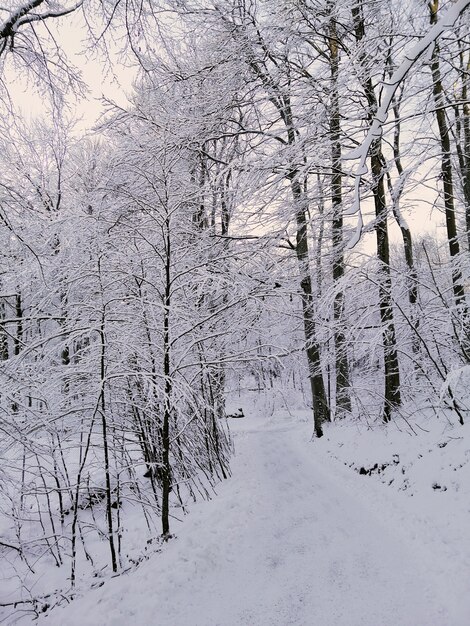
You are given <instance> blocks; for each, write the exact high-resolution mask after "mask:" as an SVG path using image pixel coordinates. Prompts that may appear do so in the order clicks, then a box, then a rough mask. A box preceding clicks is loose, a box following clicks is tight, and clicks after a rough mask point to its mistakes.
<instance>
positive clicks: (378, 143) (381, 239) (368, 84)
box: [351, 0, 401, 422]
mask: <svg viewBox="0 0 470 626" xmlns="http://www.w3.org/2000/svg"><path fill="white" fill-rule="evenodd" d="M351 11H352V17H353V22H354V30H355V35H356V40H357V42H358V44H359V45H361V42H362V40H363V39H364V36H365V23H364V14H363V10H362V0H361V2H359V3H358V4H355V5H354V6H353V7H352V9H351ZM359 61H360V64H361V69H362V72H363V76H362V77H361V82H362V88H363V90H364V94H365V96H366V99H367V105H368V117H369V121H370V122H372V120H373V116H374V114H375V112H376V111H377V98H376V95H375V90H374V86H373V83H372V78H371V76H370V67H369V65H368V59H367V57H366V54H365V52H364V51H363V50H360V51H359ZM384 161H385V159H384V157H383V154H382V140H381V139H380V138H379V139H377V140H375V141H374V143H373V144H372V146H371V153H370V163H371V172H372V181H373V186H372V193H373V196H374V206H375V218H376V219H375V232H376V237H377V257H378V259H379V262H380V274H381V276H380V282H379V308H380V320H381V324H382V341H383V350H384V377H385V392H384V407H383V414H382V419H383V421H384V422H389V421H390V419H391V413H392V410H393V409H394V408H396V407H398V406H399V405H400V404H401V390H400V369H399V363H398V351H397V342H396V333H395V323H394V319H393V299H392V279H391V274H390V250H389V238H388V223H387V217H388V211H387V203H386V198H385V185H384V176H385V171H384V167H383V163H384Z"/></svg>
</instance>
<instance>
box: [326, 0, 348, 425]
mask: <svg viewBox="0 0 470 626" xmlns="http://www.w3.org/2000/svg"><path fill="white" fill-rule="evenodd" d="M329 9H330V11H332V9H333V3H330V4H329ZM328 30H329V32H328V35H329V36H328V44H329V52H330V57H329V61H330V74H331V97H330V119H329V123H330V138H331V168H332V176H331V203H332V207H333V221H332V239H333V280H334V281H335V283H338V281H340V280H341V279H342V277H343V276H344V251H343V206H342V205H343V197H342V173H341V126H340V110H339V94H338V72H339V53H338V38H337V37H338V34H337V29H336V19H335V18H334V17H333V15H330V19H329V23H328ZM343 317H344V293H343V291H342V289H338V290H337V291H336V293H335V300H334V304H333V318H334V345H335V365H336V368H335V371H336V417H344V416H345V415H346V414H347V413H350V412H351V397H350V376H349V363H348V355H347V351H346V337H345V334H344V319H343Z"/></svg>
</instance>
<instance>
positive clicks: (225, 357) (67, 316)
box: [0, 0, 470, 626]
mask: <svg viewBox="0 0 470 626" xmlns="http://www.w3.org/2000/svg"><path fill="white" fill-rule="evenodd" d="M469 6H470V0H441V1H439V0H430V1H426V0H406V1H402V2H398V1H396V0H391V1H390V0H350V1H349V2H346V1H345V0H101V1H100V2H96V1H94V0H79V1H78V2H77V3H76V2H75V1H74V0H72V1H71V2H69V1H68V0H57V1H55V0H26V1H25V0H6V5H5V4H4V3H2V6H0V110H1V114H0V130H1V132H0V238H1V250H3V252H1V256H0V433H1V439H0V459H1V463H0V588H1V589H2V591H1V592H0V623H8V624H13V623H17V621H18V623H32V622H33V621H34V620H36V619H37V618H39V617H40V616H42V615H44V618H43V619H44V620H45V621H47V622H48V623H56V624H65V623H67V624H69V623H72V622H66V621H63V620H62V618H58V617H55V608H54V607H59V608H58V609H57V610H58V611H60V610H61V609H60V607H64V606H67V605H69V604H70V607H71V609H72V611H73V604H74V603H73V602H72V599H73V598H74V597H76V596H77V595H78V596H79V595H80V594H83V593H85V592H86V591H87V590H89V589H90V588H92V587H97V586H98V587H99V586H101V585H102V584H103V582H104V581H109V580H111V579H114V578H120V577H122V576H123V575H124V574H129V572H131V573H132V572H133V571H134V570H138V569H139V568H140V567H143V565H142V564H143V563H144V564H145V563H146V562H150V560H151V559H155V567H156V568H157V569H158V559H159V557H160V553H161V552H163V553H164V552H165V550H167V549H173V548H172V547H171V544H172V543H176V542H178V541H179V539H178V538H177V536H178V535H179V531H178V532H176V531H175V524H176V525H177V526H178V528H179V520H181V519H182V518H183V517H184V516H185V514H186V513H187V512H189V511H190V510H191V509H192V506H193V504H194V503H195V502H196V501H197V502H198V503H199V502H200V501H206V500H212V499H214V500H217V498H218V495H216V492H217V491H218V490H219V488H221V489H224V488H225V487H224V486H223V485H225V484H228V483H230V482H231V481H235V480H236V477H237V475H236V471H235V470H234V469H233V463H232V460H233V458H234V455H235V461H236V456H237V441H238V439H240V440H242V439H243V437H245V436H246V437H248V436H249V434H247V435H243V433H242V430H243V428H246V429H248V428H249V427H250V420H253V419H255V417H256V415H259V416H262V417H263V418H268V417H270V416H273V415H274V416H275V415H277V414H279V412H280V411H281V412H284V413H283V414H285V415H289V416H290V418H291V419H293V420H294V421H295V420H296V419H297V421H298V420H300V422H301V423H302V424H303V426H302V428H304V430H303V431H302V432H304V433H305V436H306V441H307V442H308V443H309V448H308V450H309V454H310V455H311V456H312V457H315V455H316V454H317V451H320V450H323V452H324V451H325V450H327V448H328V450H329V453H330V457H329V458H330V462H331V458H332V457H333V458H336V460H337V461H338V460H339V461H340V464H341V465H342V466H343V468H344V466H345V465H349V466H350V467H351V468H352V469H353V470H354V469H355V470H356V472H357V473H359V474H363V475H364V478H362V477H361V480H366V479H367V478H368V476H372V475H375V476H376V478H378V479H379V480H378V482H380V476H379V474H383V475H384V476H386V477H387V481H388V480H389V479H390V478H391V474H387V472H389V473H390V472H392V470H393V471H395V470H394V467H395V466H397V474H396V475H397V476H398V475H399V474H400V472H401V473H402V474H403V475H406V476H408V474H406V472H408V470H409V468H410V467H411V465H412V464H413V463H415V460H413V461H410V462H409V463H408V464H407V465H406V466H405V465H402V461H401V460H400V455H401V454H402V453H401V451H400V455H399V454H398V452H397V450H396V449H395V448H394V449H393V450H391V449H390V450H389V452H390V455H389V456H390V458H388V457H387V459H385V460H384V459H383V458H381V457H380V454H379V452H378V450H379V449H380V446H381V445H382V444H383V442H384V441H391V440H393V437H394V436H395V435H393V434H391V433H398V434H399V435H403V441H405V442H408V441H409V442H411V443H410V444H408V443H406V445H407V446H408V445H409V446H411V448H410V449H413V450H414V449H416V450H417V451H418V452H419V450H420V446H421V443H419V442H425V443H423V444H422V447H423V449H426V450H427V449H428V447H429V446H431V447H432V446H434V447H433V450H434V449H437V448H436V446H437V447H438V448H439V450H438V452H439V454H442V455H444V454H447V455H448V457H445V459H448V461H449V462H447V460H445V463H447V464H450V463H451V462H454V461H455V464H457V465H458V468H457V465H455V467H456V470H457V469H458V470H459V471H456V472H454V474H453V476H454V477H456V476H457V475H458V476H462V477H463V476H464V473H463V472H465V471H467V470H468V467H469V465H468V463H470V445H468V441H469V440H468V430H467V429H466V425H467V423H468V421H469V419H470V416H469V411H470V395H469V394H468V385H469V384H470V304H469V300H468V292H469V286H470V282H469V281H470V257H469V252H470V30H469V24H470V9H469V8H468V7H469ZM72 31H73V32H74V33H75V36H77V37H78V39H79V40H80V42H81V43H80V48H81V50H80V56H77V55H76V54H75V53H70V49H68V41H67V38H68V37H69V36H70V32H72ZM68 50H69V51H68ZM86 67H88V70H89V69H90V68H95V69H96V72H97V75H98V76H106V77H108V78H109V77H110V76H111V77H115V80H116V81H118V82H117V83H115V84H119V77H120V76H122V75H123V73H124V74H125V73H127V75H130V76H131V79H130V82H131V83H132V88H131V89H129V91H128V92H127V93H125V94H122V95H123V98H124V99H123V98H115V97H114V95H108V94H107V93H106V84H107V83H106V81H105V80H104V81H103V91H102V97H101V98H100V99H99V101H98V100H96V101H95V106H96V116H95V119H93V120H92V121H91V122H90V123H88V121H87V119H85V120H83V118H82V119H80V114H79V113H78V112H77V111H78V110H79V107H78V108H77V106H78V104H79V103H81V102H86V101H91V99H92V95H91V92H90V86H89V85H87V83H86V81H85V79H84V77H85V75H86V72H85V68H86ZM108 78H106V80H108ZM111 80H112V79H111ZM100 95H101V94H100ZM27 102H28V103H29V106H32V105H31V103H35V102H37V103H38V106H37V109H38V112H37V114H36V115H31V114H28V113H26V112H25V109H24V106H25V104H26V103H27ZM77 103H78V104H77ZM32 108H33V109H34V105H33V106H32ZM87 124H88V125H87ZM296 416H297V417H296ZM237 418H241V419H237ZM242 423H243V426H242ZM237 429H238V430H239V429H242V430H240V432H238V430H237ZM243 432H244V431H243ZM247 432H248V431H247ZM430 432H432V433H437V434H435V437H434V439H433V440H432V442H431V443H429V442H430V441H431V439H430V437H431V436H430V435H429V433H430ZM351 433H352V434H351ZM262 436H263V435H261V437H262ZM266 436H267V437H269V435H266ZM433 436H434V435H433ZM390 438H392V439H390ZM451 440H452V441H451ZM361 441H362V442H363V443H362V444H361V443H360V442H361ZM393 441H394V440H393ZM400 441H402V440H400ZM453 441H457V443H458V445H459V446H460V448H459V450H460V452H459V453H458V454H460V457H459V460H458V463H457V461H456V456H455V454H454V453H455V449H454V448H452V445H453V443H452V442H453ZM338 442H339V443H338ZM364 442H365V443H364ZM273 445H274V444H273ZM276 445H277V444H276ZM361 445H362V446H363V448H364V449H365V448H367V452H366V454H365V457H364V460H362V457H361V459H358V456H357V455H359V452H358V446H359V447H360V446H361ZM391 445H392V444H391ZM393 445H395V444H393ZM400 445H401V444H400ZM403 445H405V443H404V444H403ZM321 446H323V448H321ZM325 446H326V447H325ZM375 446H377V447H375ZM465 446H467V447H465ZM441 448H442V450H441ZM407 449H408V448H407ZM276 450H277V448H276ZM374 450H375V451H374ZM371 451H372V452H371ZM278 452H279V454H280V455H281V456H282V452H281V451H280V450H278ZM323 452H322V453H323ZM392 452H393V456H392V454H391V453H392ZM418 452H417V453H418ZM421 452H422V451H421ZM429 452H431V450H429ZM417 453H416V454H417ZM273 454H274V453H273ZM276 454H277V453H276ZM319 454H320V452H319ZM374 454H375V456H374ZM420 454H421V453H420ZM422 454H425V453H424V452H422ZM453 454H454V456H452V455H453ZM395 457H397V458H398V460H397V458H395ZM402 457H403V455H402ZM433 458H434V457H433ZM441 458H444V457H439V459H441ZM382 461H383V466H382V465H381V463H382ZM438 462H439V460H438ZM460 470H461V473H459V472H460ZM275 471H276V470H275V466H274V465H273V472H275ZM433 471H434V470H433V468H432V467H431V469H430V470H429V480H428V482H429V488H430V486H431V483H432V489H431V488H430V494H431V495H429V498H433V497H441V496H442V497H447V496H446V494H443V493H437V492H443V491H447V490H448V489H449V490H451V487H450V482H449V483H446V486H445V487H444V485H443V483H442V481H441V480H440V479H438V478H436V479H435V480H434V478H432V475H433ZM345 480H346V479H345ZM394 480H395V474H394V475H393V478H391V482H393V481H394ZM397 480H398V478H397V479H396V480H395V485H396V484H397ZM452 480H454V478H452ZM384 481H385V479H384V480H383V481H382V482H384ZM462 481H463V479H462ZM391 482H390V484H391ZM454 483H455V484H456V485H457V487H455V489H454V492H455V494H457V492H458V494H457V495H455V494H454V495H455V498H456V499H459V502H460V504H459V506H460V505H461V504H462V502H463V501H464V500H465V498H466V497H467V496H466V494H467V491H468V490H469V489H470V487H469V486H468V485H467V487H466V489H467V491H465V489H464V486H463V485H462V484H461V483H460V482H459V480H457V478H455V480H454ZM454 483H452V484H454ZM467 483H468V480H467ZM409 484H410V483H409V482H408V484H407V487H408V486H409ZM228 488H230V487H228ZM454 492H453V493H454ZM469 493H470V492H469ZM411 495H413V494H411ZM241 497H242V496H241ZM462 506H463V505H462ZM449 511H452V509H449ZM191 515H192V513H190V514H189V515H188V519H189V518H190V517H191ZM449 515H451V513H449ZM466 515H467V518H465V519H466V523H468V506H467V507H466ZM457 517H458V516H457ZM459 519H460V518H459ZM185 523H186V522H185ZM207 523H208V524H210V518H208V520H207ZM194 541H197V539H196V538H195V539H194ZM467 543H468V541H467ZM167 546H170V547H169V548H167ZM468 554H469V557H470V551H469V553H468ZM469 563H470V560H469ZM460 574H462V572H460ZM467 574H468V572H467ZM466 576H467V575H466ZM467 577H468V576H467ZM107 584H108V583H107V582H106V585H107ZM53 609H54V610H53ZM467 617H468V615H467ZM41 619H42V618H41ZM101 619H104V618H99V619H98V618H96V620H95V621H93V620H92V621H90V622H89V623H90V624H104V623H105V622H104V621H101ZM253 619H254V618H253ZM285 619H286V620H287V618H285ZM358 619H359V618H358ZM449 619H450V618H449ZM455 619H456V618H455ZM2 620H3V621H2ZM55 620H58V621H55ZM175 620H176V618H175ZM250 620H251V618H250V619H248V618H247V621H239V622H235V621H233V622H230V621H227V622H224V626H228V625H229V624H232V623H233V624H240V625H241V624H246V626H253V625H254V624H258V623H260V624H265V625H266V626H268V625H269V626H271V624H274V622H272V621H269V620H266V621H265V622H263V621H260V622H256V621H250ZM299 620H300V618H299ZM82 623H83V622H82ZM106 623H108V622H106ZM109 623H110V624H111V623H117V622H109ZM119 623H121V622H119ZM122 623H126V622H122ZM134 623H139V624H140V623H144V622H143V621H142V622H139V621H137V622H134ZM145 623H148V622H145ZM161 623H162V624H163V623H165V624H167V625H169V626H180V624H181V625H182V624H183V623H184V622H183V621H181V622H177V621H174V622H171V621H162V622H161ZM191 623H192V622H186V624H188V625H190V624H191ZM216 623H217V624H218V623H219V622H215V621H214V622H206V623H204V622H203V621H201V622H200V624H201V626H214V625H215V624H216ZM220 623H221V622H220ZM276 623H278V622H276ZM291 623H292V624H302V623H303V624H304V626H307V622H302V621H295V622H294V621H292V622H291V621H289V620H287V621H282V619H281V621H279V624H284V625H286V624H291ZM312 623H313V621H312ZM315 623H317V624H319V625H320V626H322V625H324V626H330V625H331V626H333V625H336V624H338V625H340V624H341V625H342V624H344V625H345V626H346V624H348V626H356V625H359V624H365V623H366V622H360V621H357V622H352V621H351V622H348V621H344V622H342V621H335V620H334V619H331V621H327V620H326V619H325V620H324V621H321V620H320V621H319V622H315ZM374 623H376V624H378V623H382V622H378V621H376V622H374ZM383 623H384V624H385V623H386V624H388V622H385V621H384V622H383ZM390 623H392V622H390ZM394 623H395V624H396V625H397V626H399V625H400V624H402V623H403V624H404V622H400V621H396V622H394ZM412 623H413V624H415V625H416V626H419V624H420V623H421V624H423V625H424V623H425V622H419V621H415V622H413V621H410V622H409V624H412ZM465 623H468V622H465ZM194 624H196V622H194ZM197 624H199V622H197ZM407 624H408V622H407ZM427 624H429V625H431V624H436V626H444V625H445V624H448V625H457V624H460V622H458V621H435V622H431V621H429V622H427ZM462 624H464V621H462Z"/></svg>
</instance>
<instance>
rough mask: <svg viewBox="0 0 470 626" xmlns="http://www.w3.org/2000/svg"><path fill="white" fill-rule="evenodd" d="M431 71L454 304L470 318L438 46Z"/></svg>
mask: <svg viewBox="0 0 470 626" xmlns="http://www.w3.org/2000/svg"><path fill="white" fill-rule="evenodd" d="M428 6H429V12H430V20H431V25H434V24H435V23H436V22H437V11H438V8H439V0H432V1H431V2H429V5H428ZM431 71H432V80H433V86H432V91H433V96H434V104H435V109H436V121H437V126H438V129H439V139H440V144H441V176H442V184H443V188H444V209H445V216H446V228H447V241H448V243H449V253H450V257H451V263H452V289H453V293H454V302H455V305H456V307H457V308H459V309H461V312H462V314H463V316H466V303H465V289H464V286H463V281H462V273H461V271H460V269H459V268H458V266H457V265H456V263H455V261H456V257H458V255H459V253H460V245H459V240H458V236H457V223H456V219H455V206H454V183H453V179H452V159H451V147H450V135H449V127H448V124H447V119H446V113H445V104H446V103H445V99H444V88H443V85H442V80H441V68H440V63H439V45H438V44H437V43H436V44H435V46H434V50H433V53H432V58H431Z"/></svg>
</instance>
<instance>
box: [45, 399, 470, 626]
mask: <svg viewBox="0 0 470 626" xmlns="http://www.w3.org/2000/svg"><path fill="white" fill-rule="evenodd" d="M246 413H247V411H246ZM231 426H232V430H233V431H234V434H235V446H236V457H235V458H234V460H233V464H232V469H233V477H232V478H231V479H230V480H228V481H226V482H224V483H223V484H221V485H220V486H219V487H218V489H217V491H218V495H217V496H216V497H215V498H214V499H213V500H211V501H208V502H198V503H197V504H195V505H193V506H192V508H191V511H190V515H188V516H187V517H186V518H185V519H184V521H183V523H180V524H178V526H174V528H173V530H174V532H175V533H176V535H177V538H176V539H174V540H172V541H170V542H169V543H168V544H166V545H165V546H164V547H163V550H162V552H161V553H158V554H155V555H154V556H153V557H152V558H151V559H149V560H148V561H146V562H144V563H143V564H141V565H140V567H139V568H137V569H136V570H135V571H131V572H129V573H128V574H124V575H122V576H121V577H118V578H114V579H112V580H108V581H107V582H106V583H105V584H104V585H103V586H102V587H100V588H99V589H94V590H92V591H90V592H88V593H86V594H85V595H84V596H83V597H81V598H77V599H76V600H75V601H74V602H72V603H71V604H69V605H68V606H66V607H65V608H56V609H54V610H53V611H51V612H50V613H49V614H48V615H47V616H44V617H43V618H41V619H40V620H39V623H41V624H47V625H49V626H51V624H53V625H57V626H73V625H77V626H78V625H80V626H95V625H96V626H106V625H109V626H111V625H112V626H128V625H129V624H132V625H133V626H140V625H142V626H143V625H150V624H151V625H154V626H157V625H161V626H275V625H279V626H290V625H298V626H310V625H312V626H313V625H315V626H387V625H390V626H392V625H393V626H468V624H469V623H470V576H469V573H470V568H469V565H470V532H466V533H464V532H463V528H464V525H465V523H467V526H466V528H467V529H468V528H470V525H468V519H469V514H468V508H469V502H468V500H467V501H466V502H465V503H464V504H463V505H462V506H460V505H459V506H460V508H459V506H457V507H456V508H452V506H453V503H454V500H455V499H451V498H449V497H448V496H449V494H450V493H452V494H455V491H451V490H450V489H449V488H448V490H447V491H445V492H444V491H443V490H437V489H433V488H432V485H430V486H429V493H428V494H427V495H426V496H423V498H422V500H423V501H424V500H426V498H427V499H428V500H429V501H430V502H433V503H434V504H433V505H432V506H434V507H435V510H437V509H439V508H441V509H445V507H446V503H449V506H450V507H451V510H450V511H449V512H448V513H445V512H443V511H441V512H440V515H439V516H436V519H437V521H436V524H434V520H433V518H432V510H434V509H433V508H432V506H431V508H429V507H428V508H426V507H424V508H422V507H421V506H420V502H419V498H421V496H419V498H418V493H421V492H422V489H418V488H416V496H413V497H408V494H407V493H406V491H403V490H399V489H393V488H391V487H392V486H393V483H392V485H391V486H389V485H387V484H383V483H382V482H381V481H380V480H377V479H375V478H377V477H378V476H379V475H378V474H377V477H375V478H374V474H372V475H370V476H369V475H360V474H359V473H358V472H354V471H352V469H351V468H349V467H348V466H347V465H349V464H350V463H347V459H345V458H341V457H340V456H339V454H340V451H341V450H343V448H345V447H346V446H344V445H342V444H343V443H344V440H346V439H348V438H349V439H351V438H354V437H352V435H351V432H352V431H349V435H348V431H347V430H346V427H344V429H343V430H342V429H341V428H340V429H337V427H334V428H333V429H331V430H330V431H328V432H327V435H326V437H325V438H324V439H323V440H320V441H315V442H310V441H309V439H310V432H311V426H310V423H309V421H299V419H296V418H293V417H291V416H288V415H287V414H282V413H277V414H275V416H274V417H271V418H269V419H267V418H264V419H263V418H257V417H256V416H254V415H248V414H247V417H246V418H245V419H240V420H232V422H231ZM349 428H355V427H351V426H349ZM337 432H339V433H340V434H339V435H338V434H336V433H337ZM341 433H342V434H341ZM406 436H407V437H409V435H406ZM341 437H342V439H343V441H341ZM382 439H383V433H382V434H381V437H377V441H379V440H382ZM369 444H370V442H369ZM395 445H396V444H395ZM447 445H451V443H448V444H447ZM446 447H447V446H445V447H443V448H437V449H438V450H440V451H443V450H445V449H446ZM392 448H393V450H394V451H392ZM375 452H376V453H377V452H380V448H378V447H376V449H375ZM388 452H390V461H391V463H392V467H394V468H395V469H394V471H398V472H400V471H401V470H399V469H398V468H399V466H400V464H401V465H402V464H403V459H400V460H399V462H398V463H395V464H394V465H393V462H394V456H393V455H394V454H397V452H396V450H395V447H394V446H393V445H392V446H391V447H390V449H388ZM351 454H353V456H354V453H351ZM398 454H399V452H398ZM359 456H360V455H359ZM334 457H336V458H334ZM373 457H374V458H375V459H376V461H378V460H380V459H381V458H385V457H384V455H383V454H382V453H379V454H374V455H373ZM379 457H380V459H379ZM356 458H358V457H357V455H356ZM387 458H388V457H387ZM338 459H339V460H340V461H341V462H339V460H338ZM366 461H367V462H369V461H373V459H372V457H371V458H369V459H364V461H363V462H364V463H366ZM376 461H374V462H373V464H374V463H375V462H376ZM344 463H347V465H344ZM466 467H467V468H468V467H469V465H467V466H466ZM390 471H391V470H390ZM401 475H402V476H403V474H401ZM467 478H468V472H467ZM429 479H430V481H431V483H432V482H433V481H434V480H436V481H437V480H441V478H439V477H438V476H436V477H431V476H430V477H429ZM411 482H413V481H411ZM449 484H450V483H449ZM409 493H411V491H409ZM446 494H447V495H446ZM442 496H444V499H442ZM415 497H416V500H414V498H415ZM439 498H441V499H439ZM446 498H447V499H446ZM429 506H430V505H429ZM452 511H457V513H455V515H452ZM446 516H447V517H446ZM175 523H176V522H175Z"/></svg>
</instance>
